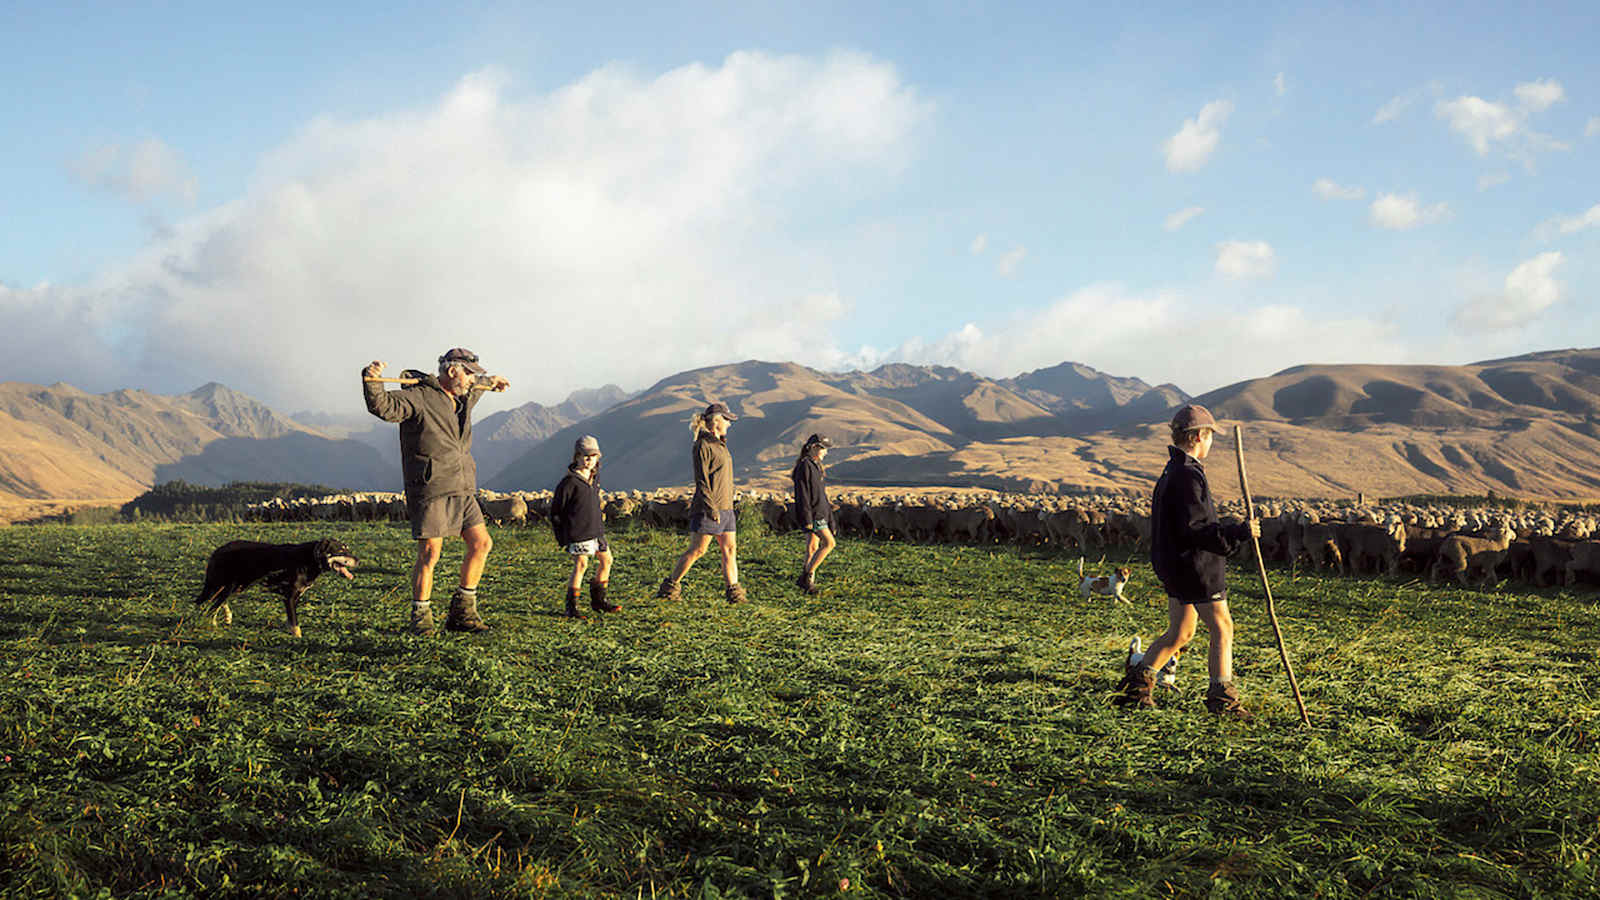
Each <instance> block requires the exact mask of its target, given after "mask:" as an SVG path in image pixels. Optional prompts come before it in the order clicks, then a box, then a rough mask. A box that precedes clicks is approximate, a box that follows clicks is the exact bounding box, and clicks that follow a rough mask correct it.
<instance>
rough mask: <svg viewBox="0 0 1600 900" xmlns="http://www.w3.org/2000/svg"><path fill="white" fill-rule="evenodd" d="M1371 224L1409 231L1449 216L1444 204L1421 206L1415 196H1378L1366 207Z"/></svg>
mask: <svg viewBox="0 0 1600 900" xmlns="http://www.w3.org/2000/svg"><path fill="white" fill-rule="evenodd" d="M1368 213H1369V215H1370V217H1371V219H1372V224H1374V225H1376V226H1378V227H1379V228H1387V229H1390V230H1392V231H1409V230H1410V229H1413V228H1416V227H1418V226H1421V225H1428V224H1431V223H1434V222H1437V221H1440V220H1441V219H1443V218H1444V217H1445V216H1447V215H1449V214H1450V207H1449V206H1448V205H1446V204H1444V203H1435V204H1433V205H1432V206H1423V205H1422V203H1421V201H1419V200H1418V199H1417V195H1416V194H1388V193H1385V194H1379V195H1378V197H1377V199H1375V200H1373V201H1372V205H1371V206H1370V207H1368Z"/></svg>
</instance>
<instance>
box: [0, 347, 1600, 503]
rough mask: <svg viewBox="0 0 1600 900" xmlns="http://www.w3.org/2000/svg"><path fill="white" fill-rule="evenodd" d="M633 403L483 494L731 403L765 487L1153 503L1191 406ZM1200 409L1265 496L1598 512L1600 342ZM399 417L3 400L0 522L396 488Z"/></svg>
mask: <svg viewBox="0 0 1600 900" xmlns="http://www.w3.org/2000/svg"><path fill="white" fill-rule="evenodd" d="M622 397H623V395H622V394H621V392H620V391H617V390H615V389H614V388H606V389H601V390H600V391H596V392H592V396H591V395H590V393H587V392H584V393H582V394H581V395H574V397H572V398H569V401H568V403H566V404H560V405H557V406H554V407H541V406H538V404H526V405H525V406H523V407H519V408H517V409H515V410H510V411H507V412H504V413H496V414H495V415H492V416H486V417H485V418H484V419H483V420H481V421H480V422H479V423H478V427H477V429H476V431H477V434H478V444H479V446H478V448H477V452H478V455H479V471H480V472H481V473H483V475H484V477H483V479H482V481H483V483H484V485H485V486H488V487H494V488H500V489H538V488H544V487H549V486H551V485H552V484H554V483H555V481H556V480H557V479H558V477H559V476H560V474H561V472H562V470H563V468H564V466H565V464H566V462H567V460H568V458H569V454H570V451H571V446H572V441H573V440H574V439H575V438H576V437H577V436H578V435H580V434H585V433H591V434H595V435H597V436H598V437H599V438H600V441H601V443H602V446H603V447H604V449H605V451H606V462H605V468H604V470H603V475H602V480H603V481H604V482H605V483H606V484H607V486H608V487H611V488H633V487H638V488H650V487H658V486H683V485H684V484H685V483H686V482H687V480H688V477H689V463H688V458H689V457H688V453H689V441H690V436H689V432H688V428H687V422H688V418H689V415H690V414H691V413H692V412H694V411H695V410H697V409H699V408H702V407H703V406H704V404H705V403H706V402H707V401H709V400H721V401H723V402H726V403H728V404H729V405H730V406H732V407H733V409H734V410H735V411H736V412H738V413H739V414H740V416H741V418H740V420H739V422H738V423H737V424H736V425H735V426H734V429H733V431H732V433H731V435H730V445H731V446H732V448H733V451H734V457H735V460H736V462H737V464H738V472H737V477H738V479H739V482H740V484H741V485H744V486H766V487H782V486H783V485H785V484H786V483H787V473H788V470H789V468H790V467H791V465H792V462H793V458H794V454H795V452H796V450H797V448H798V447H799V445H800V443H801V442H802V441H803V440H804V439H805V437H806V436H807V435H808V434H810V433H812V432H822V433H825V434H827V435H829V436H830V437H832V438H833V439H834V440H835V441H837V442H838V444H839V446H838V448H837V449H836V450H835V451H834V453H833V454H832V455H830V457H829V478H830V480H831V481H832V482H833V483H834V484H836V485H845V484H852V483H854V484H862V485H895V486H898V485H905V486H927V487H938V486H965V487H988V488H995V489H1004V490H1032V491H1056V492H1072V491H1084V490H1096V491H1126V492H1130V493H1143V492H1145V491H1147V490H1148V489H1149V485H1150V484H1151V482H1152V481H1153V479H1154V477H1155V475H1156V474H1157V473H1158V472H1159V470H1160V468H1161V465H1162V464H1163V462H1164V458H1165V457H1164V447H1165V444H1166V437H1165V434H1164V431H1165V429H1164V427H1163V426H1162V423H1164V422H1165V421H1166V420H1167V418H1168V417H1169V416H1170V414H1171V409H1172V408H1173V407H1175V406H1176V405H1178V404H1179V403H1182V402H1183V401H1184V400H1185V399H1187V397H1186V395H1184V393H1183V392H1182V391H1181V390H1179V389H1178V388H1176V387H1175V386H1172V385H1160V386H1156V387H1151V386H1150V385H1148V384H1146V383H1145V382H1143V381H1140V380H1139V379H1136V378H1121V377H1116V376H1110V375H1106V374H1104V373H1099V372H1096V371H1095V370H1093V369H1090V368H1089V367H1087V366H1081V365H1078V364H1075V363H1063V364H1062V365H1060V366H1055V367H1051V368H1049V369H1041V370H1038V371H1036V372H1030V373H1027V374H1025V375H1020V376H1018V377H1016V378H1011V379H1002V380H996V379H988V378H984V377H982V376H978V375H974V374H972V373H970V372H963V371H960V370H958V369H952V368H947V367H934V366H909V365H890V366H884V367H882V368H879V369H876V370H874V371H872V372H845V373H835V372H820V371H817V370H813V369H808V368H806V367H804V366H799V365H794V364H790V363H767V362H755V361H751V362H744V363H737V364H730V365H724V366H714V367H710V368H706V369H697V370H694V371H690V372H681V373H679V374H677V375H673V376H671V377H669V378H666V379H663V380H662V381H661V382H659V383H657V384H656V385H654V386H652V387H651V388H650V389H649V390H647V391H644V392H643V393H641V394H639V395H637V396H634V397H631V398H627V399H623V400H622V402H620V403H614V401H616V400H618V399H622ZM1197 399H1198V401H1199V402H1202V403H1205V404H1206V405H1208V406H1209V407H1211V409H1212V410H1213V411H1214V412H1216V413H1217V415H1218V416H1219V417H1222V418H1223V419H1225V420H1232V421H1239V422H1245V423H1248V426H1247V429H1246V431H1247V442H1248V449H1249V451H1250V460H1251V479H1252V487H1254V488H1255V490H1256V492H1257V493H1258V494H1261V495H1263V496H1272V495H1277V496H1346V495H1350V494H1354V493H1356V492H1366V493H1368V494H1376V495H1398V494H1410V493H1448V492H1457V493H1483V492H1485V491H1490V490H1492V491H1496V492H1500V493H1504V494H1514V495H1520V496H1530V497H1548V498H1564V499H1580V498H1581V499H1590V498H1595V497H1600V349H1589V350H1560V351H1551V352H1544V353H1534V354H1530V355H1527V356H1520V357H1515V358H1512V359H1504V360H1491V361H1486V362H1481V363H1474V364H1472V365H1467V366H1365V365H1342V366H1297V367H1295V368H1292V369H1287V370H1284V371H1283V372H1279V373H1277V374H1275V375H1271V376H1268V377H1266V378H1259V379H1253V380H1250V381H1244V382H1240V383H1238V384H1233V385H1229V386H1227V387H1224V388H1221V389H1218V390H1216V391H1212V392H1210V393H1209V394H1206V395H1203V396H1202V397H1199V398H1197ZM613 403H614V405H613ZM359 414H360V411H359V409H353V410H351V416H352V420H351V421H352V423H353V422H355V421H357V420H358V419H359ZM330 421H331V420H330ZM378 424H379V425H380V427H379V428H378V429H375V430H371V431H369V432H367V433H363V434H361V435H360V437H361V440H350V439H344V438H345V436H346V435H351V436H354V432H353V430H352V429H343V430H341V429H340V428H336V427H331V426H330V427H327V428H326V429H325V430H324V429H322V428H318V427H314V426H312V425H307V424H305V423H303V422H301V421H299V419H298V418H287V417H284V416H282V415H279V414H278V413H275V412H273V411H272V410H271V409H269V408H267V407H266V406H264V405H262V404H260V403H258V402H256V401H254V400H252V399H250V398H249V397H247V396H245V395H243V394H240V393H238V392H235V391H231V390H229V389H228V388H226V387H223V386H221V385H216V384H210V385H206V386H204V387H202V388H198V389H196V390H195V391H192V392H190V393H188V394H180V395H176V396H162V395H157V394H151V393H147V392H144V391H137V390H122V391H113V392H110V393H107V394H89V393H86V392H84V391H81V390H78V389H77V388H74V387H71V386H70V385H64V384H56V385H51V386H48V387H43V386H38V385H28V384H18V383H14V382H13V383H5V384H0V507H5V506H8V505H9V506H15V505H16V504H21V503H25V502H26V503H35V504H41V503H47V502H50V501H56V502H62V501H70V502H79V503H82V502H92V501H101V502H120V501H122V500H126V499H128V498H130V497H132V496H134V495H136V494H138V493H140V492H141V491H143V490H145V489H146V488H148V487H149V486H151V485H152V484H155V483H157V482H160V481H168V480H172V479H177V478H181V479H184V480H187V481H194V482H199V483H208V484H217V483H222V482H224V481H232V480H255V481H299V482H306V483H322V484H328V485H331V486H336V487H339V488H344V489H351V490H358V489H383V490H393V489H397V488H398V467H397V466H396V465H394V464H393V463H392V461H391V460H390V459H389V457H390V456H392V452H391V451H389V450H386V449H385V448H388V447H392V446H393V445H394V437H393V431H392V426H387V425H382V424H381V423H378ZM369 439H370V440H369ZM1230 447H1231V445H1230V444H1229V443H1228V442H1227V441H1223V442H1221V443H1220V444H1219V445H1218V450H1219V452H1228V453H1231V449H1230ZM498 461H505V465H504V466H503V467H500V466H497V465H496V463H497V462H498ZM1213 465H1214V466H1215V465H1217V463H1216V462H1213ZM1223 465H1225V466H1226V467H1228V468H1231V460H1228V461H1226V462H1224V463H1223ZM0 516H3V513H0Z"/></svg>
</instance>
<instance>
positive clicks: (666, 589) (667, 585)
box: [656, 578, 683, 600]
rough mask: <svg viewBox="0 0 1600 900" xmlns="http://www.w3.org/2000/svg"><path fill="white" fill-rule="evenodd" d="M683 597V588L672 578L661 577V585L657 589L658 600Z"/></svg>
mask: <svg viewBox="0 0 1600 900" xmlns="http://www.w3.org/2000/svg"><path fill="white" fill-rule="evenodd" d="M682 597H683V590H682V589H681V588H679V587H678V583H677V582H676V581H673V580H672V579H671V578H663V579H661V587H659V588H657V589H656V599H657V600H678V599H681V598H682Z"/></svg>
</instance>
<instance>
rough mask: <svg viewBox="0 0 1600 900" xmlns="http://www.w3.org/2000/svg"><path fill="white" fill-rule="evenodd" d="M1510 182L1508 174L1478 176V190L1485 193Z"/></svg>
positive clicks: (1497, 173)
mask: <svg viewBox="0 0 1600 900" xmlns="http://www.w3.org/2000/svg"><path fill="white" fill-rule="evenodd" d="M1510 180H1511V173H1510V172H1489V173H1486V174H1483V175H1479V176H1478V190H1480V191H1487V190H1488V189H1489V188H1492V187H1499V186H1500V185H1502V184H1505V183H1506V182H1508V181H1510Z"/></svg>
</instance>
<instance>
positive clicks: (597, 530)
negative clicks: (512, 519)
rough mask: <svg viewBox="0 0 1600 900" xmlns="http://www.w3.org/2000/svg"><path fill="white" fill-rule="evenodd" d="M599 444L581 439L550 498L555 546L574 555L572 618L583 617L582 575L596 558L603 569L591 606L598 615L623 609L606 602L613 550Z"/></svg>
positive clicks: (597, 574)
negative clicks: (602, 497) (603, 498)
mask: <svg viewBox="0 0 1600 900" xmlns="http://www.w3.org/2000/svg"><path fill="white" fill-rule="evenodd" d="M599 469H600V442H599V441H598V440H596V439H595V438H594V437H593V436H592V435H587V434H586V435H584V436H583V437H581V438H579V439H578V441H577V443H575V444H574V445H573V447H572V463H571V464H570V465H568V466H567V475H566V477H565V478H562V479H561V483H560V484H557V485H556V490H555V496H554V497H552V498H551V499H550V527H551V528H553V529H554V530H555V533H556V543H558V544H560V545H561V546H562V548H563V549H565V550H566V551H567V553H569V554H570V555H571V556H572V578H571V579H569V580H568V582H567V609H566V613H565V615H566V616H567V617H568V618H572V619H581V618H583V613H581V612H579V611H578V590H579V587H580V585H581V584H582V583H583V573H584V570H586V569H587V568H588V567H589V557H590V556H593V557H594V558H595V559H596V561H598V562H599V564H600V567H599V569H598V570H597V571H596V572H595V573H594V579H593V580H592V581H590V582H589V606H590V608H592V609H593V610H594V611H595V612H608V613H611V612H620V611H621V610H622V607H620V606H617V605H616V604H614V603H608V602H606V585H607V584H608V583H609V582H610V581H611V547H610V545H609V544H607V543H606V520H605V514H604V512H603V510H602V509H601V507H600V483H599V481H598V480H597V479H596V474H597V473H598V471H599Z"/></svg>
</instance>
